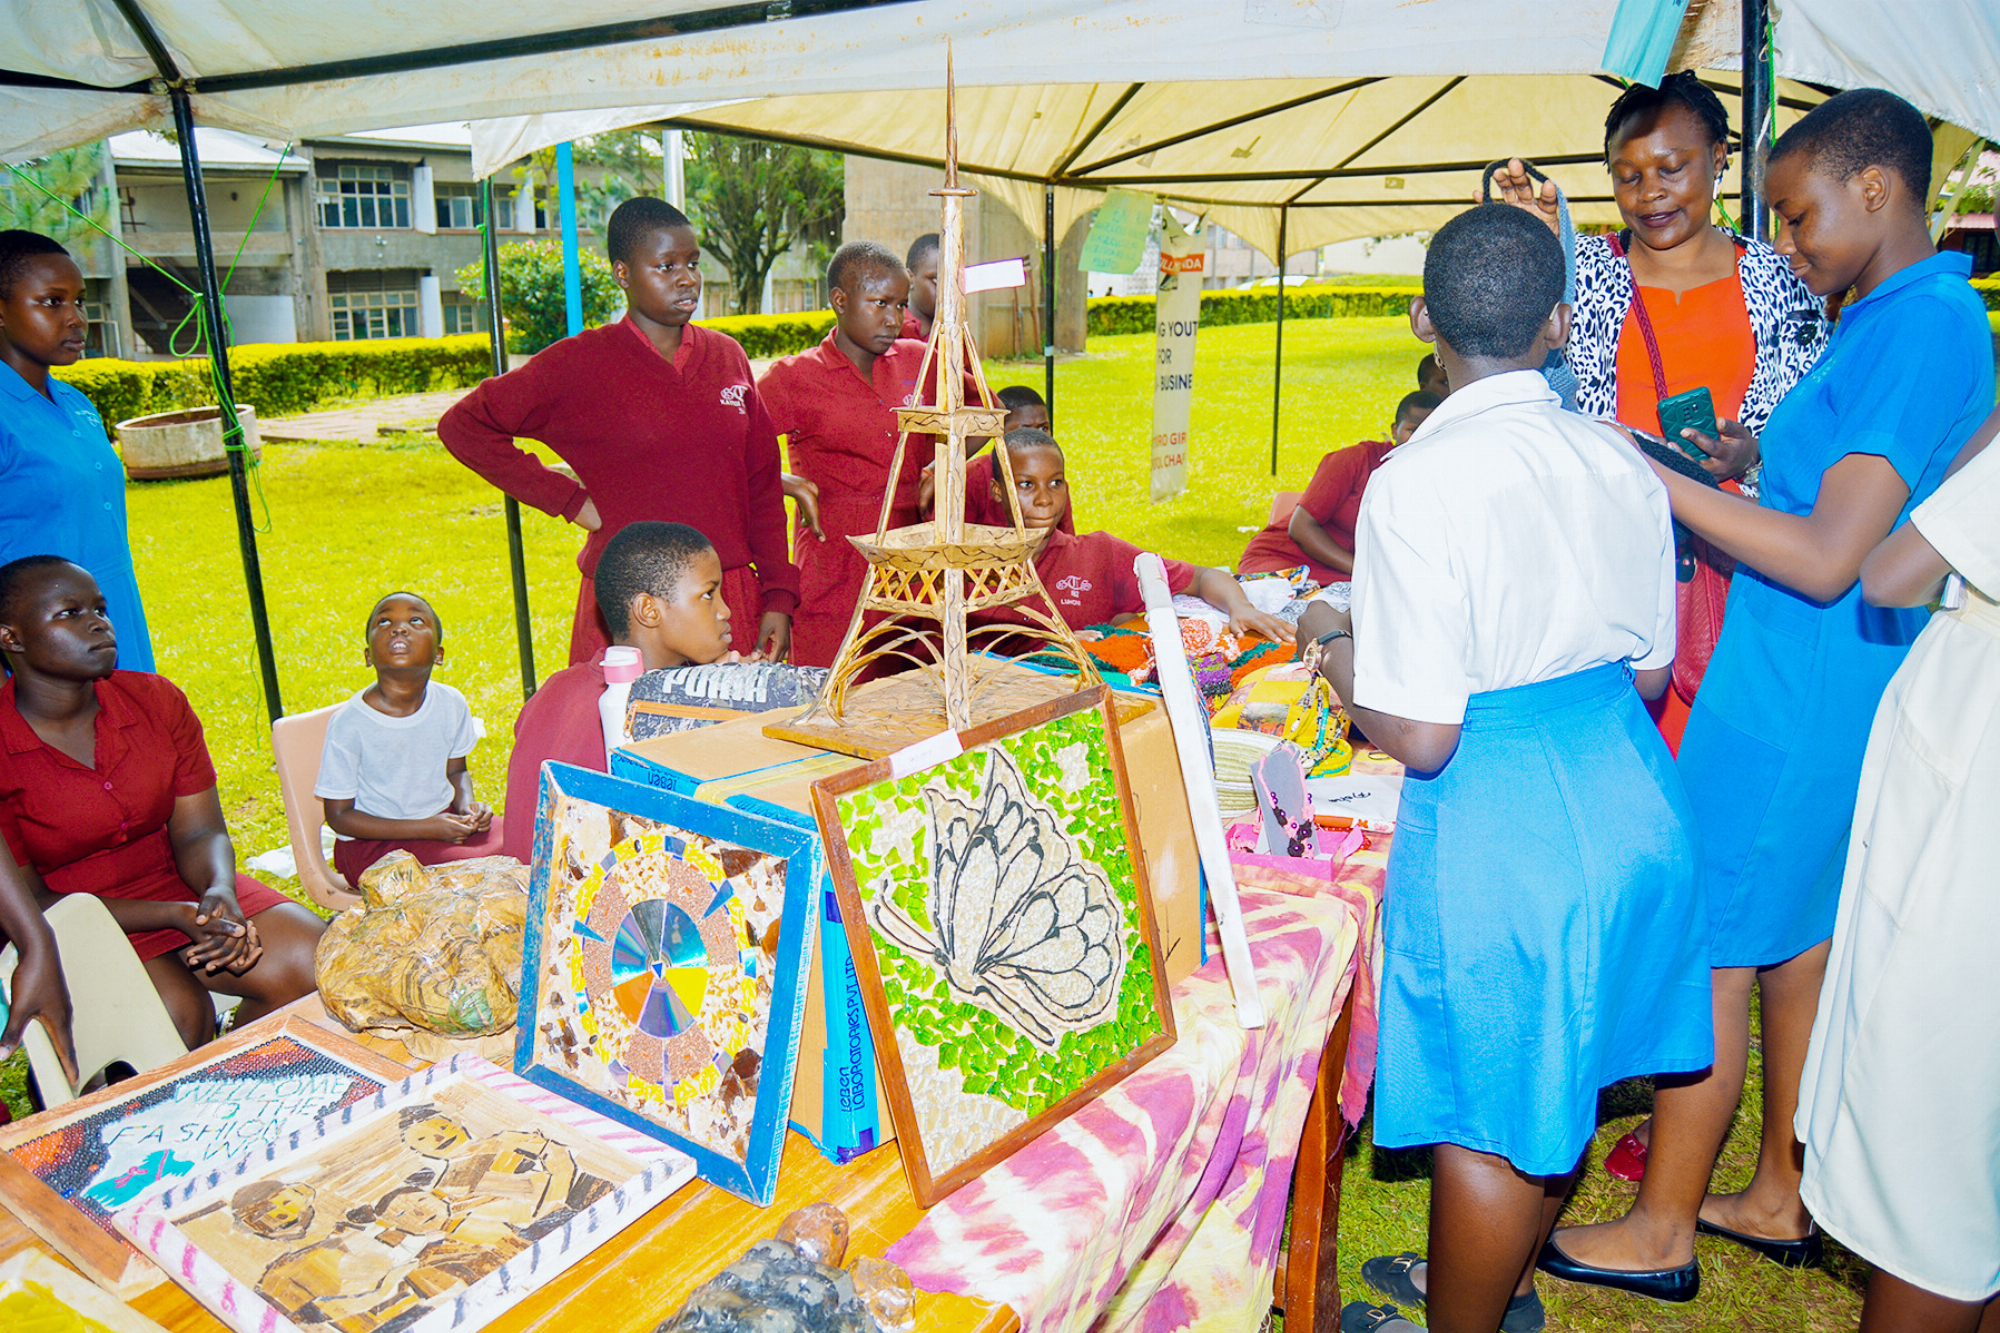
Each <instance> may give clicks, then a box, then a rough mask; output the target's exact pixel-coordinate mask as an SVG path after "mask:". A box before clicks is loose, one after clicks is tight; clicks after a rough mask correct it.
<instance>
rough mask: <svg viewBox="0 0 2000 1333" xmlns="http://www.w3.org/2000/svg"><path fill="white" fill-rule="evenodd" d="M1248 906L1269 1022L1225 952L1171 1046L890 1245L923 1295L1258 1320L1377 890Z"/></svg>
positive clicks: (1198, 983)
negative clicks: (1244, 1023)
mask: <svg viewBox="0 0 2000 1333" xmlns="http://www.w3.org/2000/svg"><path fill="white" fill-rule="evenodd" d="M1242 900H1243V915H1244V921H1245V924H1246V926H1247V927H1248V931H1249V935H1250V952H1251V956H1252V958H1253V959H1254V960H1255V962H1256V967H1257V983H1258V985H1257V988H1258V992H1259V994H1261V995H1262V997H1263V1000H1264V1004H1265V1007H1266V1008H1267V1009H1268V1010H1269V1012H1270V1021H1269V1022H1268V1024H1267V1025H1266V1026H1265V1027H1264V1028H1262V1029H1261V1030H1259V1031H1256V1032H1245V1031H1244V1030H1243V1029H1242V1028H1240V1027H1238V1026H1237V1023H1236V1011H1235V1007H1234V1004H1233V1003H1232V1001H1231V999H1230V992H1229V982H1228V979H1227V977H1226V975H1225V974H1224V972H1223V969H1222V959H1221V956H1220V954H1221V951H1220V950H1219V949H1217V948H1214V947H1211V949H1210V955H1209V962H1208V963H1207V964H1206V965H1204V966H1203V967H1202V968H1201V969H1200V970H1199V971H1197V972H1196V973H1195V974H1194V975H1192V976H1190V977H1188V978H1187V979H1186V980H1184V981H1182V982H1180V983H1179V984H1178V985H1176V986H1175V987H1174V989H1173V1001H1174V1022H1175V1024H1176V1025H1177V1027H1178V1029H1179V1032H1180V1039H1179V1041H1178V1042H1177V1043H1176V1044H1175V1046H1174V1048H1173V1049H1172V1050H1170V1051H1168V1052H1167V1053H1166V1054H1165V1055H1162V1056H1161V1057H1160V1058H1159V1059H1157V1060H1155V1061H1153V1062H1152V1063H1151V1064H1149V1065H1147V1066H1146V1067H1145V1068H1143V1069H1141V1070H1139V1071H1138V1072H1137V1073H1135V1074H1133V1075H1132V1076H1131V1077H1130V1078H1128V1079H1126V1080H1125V1081H1124V1082H1123V1083H1122V1084H1120V1085H1119V1086H1118V1087H1117V1088H1115V1089H1113V1090H1112V1091H1111V1092H1109V1093H1107V1094H1105V1096H1103V1097H1101V1098H1099V1099H1098V1100H1097V1101H1096V1102H1093V1103H1092V1104H1091V1105H1089V1106H1087V1107H1085V1108H1084V1109H1083V1110H1081V1111H1079V1112H1077V1114H1076V1115H1074V1116H1072V1117H1070V1119H1068V1120H1066V1121H1064V1122H1063V1123H1062V1124H1060V1125H1058V1126H1056V1127H1055V1128H1053V1129H1051V1130H1049V1131H1048V1132H1047V1133H1046V1134H1044V1135H1042V1136H1041V1138H1039V1139H1037V1140H1036V1141H1035V1142H1033V1143H1031V1144H1029V1145H1028V1146H1027V1147H1025V1148H1023V1149H1021V1151H1019V1152H1017V1153H1015V1154H1014V1156H1012V1157H1011V1158H1009V1159H1008V1160H1007V1161H1005V1162H1003V1163H1001V1164H1000V1165H999V1166H996V1167H994V1168H993V1169H992V1170H990V1171H988V1172H987V1173H986V1174H985V1175H984V1176H982V1177H980V1178H979V1179H978V1180H976V1181H974V1182H972V1183H971V1184H969V1185H967V1186H965V1187H964V1188H963V1189H961V1190H959V1191H958V1192H957V1193H956V1194H954V1195H952V1196H951V1197H950V1198H949V1199H946V1200H945V1201H944V1202H943V1203H941V1204H939V1205H937V1206H936V1207H935V1208H933V1209H931V1211H930V1213H929V1215H928V1216H927V1217H926V1218H925V1219H924V1221H923V1223H922V1224H921V1225H919V1226H918V1227H917V1228H916V1229H915V1230H914V1231H912V1232H910V1233H909V1234H908V1235H907V1236H905V1237H903V1239H902V1240H900V1241H898V1242H897V1243H896V1244H895V1246H894V1247H893V1248H892V1249H890V1251H889V1253H888V1257H889V1258H890V1259H893V1260H894V1261H895V1262H897V1263H899V1264H901V1265H902V1266H903V1268H904V1269H906V1270H907V1271H908V1272H909V1274H910V1276H911V1278H912V1279H914V1280H915V1282H916V1284H917V1285H918V1286H920V1287H923V1288H925V1289H927V1290H930V1291H940V1292H954V1293H958V1294H961V1295H968V1296H978V1297H981V1298H983V1299H986V1300H991V1301H1004V1302H1005V1303H1006V1304H1007V1305H1009V1306H1011V1307H1012V1308H1013V1309H1014V1310H1015V1311H1016V1312H1017V1313H1018V1314H1019V1315H1020V1316H1021V1324H1022V1327H1023V1328H1024V1329H1025V1330H1031V1331H1032V1333H1043V1331H1044V1330H1064V1331H1065V1333H1067V1331H1069V1330H1084V1329H1092V1328H1098V1329H1107V1330H1109V1329H1132V1330H1146V1333H1168V1330H1178V1329H1202V1330H1210V1329H1214V1330H1222V1329H1229V1330H1238V1329H1241V1330H1254V1329H1256V1328H1257V1327H1258V1325H1259V1324H1260V1323H1261V1321H1262V1320H1263V1317H1264V1314H1265V1311H1266V1310H1267V1309H1268V1308H1269V1307H1270V1304H1271V1283H1272V1276H1273V1274H1274V1272H1275V1271H1276V1267H1277V1261H1278V1244H1279V1240H1280V1236H1281V1233H1282V1232H1283V1230H1284V1224H1285V1205H1286V1201H1287V1199H1288V1197H1289V1195H1290V1192H1291V1179H1292V1162H1293V1159H1294V1157H1295V1156H1296V1154H1297V1152H1298V1145H1299V1135H1300V1130H1301V1128H1302V1126H1303V1125H1304V1123H1305V1114H1306V1107H1307V1104H1308V1103H1309V1102H1310V1101H1311V1099H1312V1093H1313V1084H1314V1081H1315V1079H1316V1078H1317V1076H1318V1071H1319V1059H1320V1053H1321V1050H1322V1048H1323V1047H1324V1046H1325V1044H1326V1038H1327V1034H1328V1033H1329V1032H1330V1031H1332V1028H1333V1023H1334V1019H1335V1017H1336V1016H1337V1015H1338V1014H1339V1012H1340V1008H1341V1005H1342V1004H1343V1003H1345V1001H1346V997H1347V992H1348V988H1349V986H1350V985H1351V984H1352V983H1353V980H1354V977H1355V976H1356V974H1357V970H1358V968H1357V964H1358V963H1359V962H1360V955H1361V953H1362V950H1363V947H1364V942H1369V943H1372V941H1373V939H1374V931H1373V930H1372V926H1373V921H1372V919H1371V920H1368V921H1366V923H1365V924H1364V922H1363V920H1361V918H1362V917H1363V916H1368V917H1372V910H1371V911H1369V912H1367V913H1364V912H1362V910H1361V909H1360V908H1359V907H1358V906H1357V902H1359V901H1366V902H1368V903H1369V905H1370V908H1371V909H1372V905H1373V902H1374V901H1375V899H1374V896H1373V895H1372V894H1351V895H1342V894H1338V893H1326V894H1321V895H1317V896H1305V895H1302V894H1298V893H1287V892H1280V891H1275V890H1272V889H1268V888H1246V889H1245V890H1244V892H1243V894H1242ZM1370 1050H1371V1053H1372V1045H1371V1047H1370ZM1361 1086H1363V1087H1364V1088H1365V1087H1366V1079H1365V1076H1364V1077H1363V1079H1362V1083H1361Z"/></svg>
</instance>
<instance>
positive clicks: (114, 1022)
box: [0, 893, 187, 1110]
mask: <svg viewBox="0 0 2000 1333" xmlns="http://www.w3.org/2000/svg"><path fill="white" fill-rule="evenodd" d="M42 915H43V916H44V917H46V918H47V919H48V923H49V929H51V930H53V931H54V932H55V936H56V952H57V953H58V954H59V955H61V957H62V963H63V975H64V977H66V978H67V979H68V981H69V998H70V1006H71V1014H70V1030H71V1033H72V1035H73V1036H74V1037H75V1039H76V1069H77V1073H78V1075H79V1076H81V1077H82V1079H83V1081H84V1082H85V1083H88V1082H89V1081H90V1080H91V1079H92V1078H95V1077H96V1076H97V1075H98V1074H101V1073H103V1072H104V1070H105V1068H106V1067H107V1066H109V1065H111V1064H114V1063H117V1062H119V1061H123V1062H124V1063H126V1064H128V1065H131V1066H132V1068H133V1069H134V1070H136V1071H137V1072H139V1073H142V1074H143V1073H145V1072H146V1071H147V1070H148V1069H154V1068H157V1067H158V1066H160V1065H163V1064H165V1063H166V1062H167V1061H169V1060H173V1059H176V1058H178V1057H180V1056H183V1055H186V1054H187V1047H186V1046H185V1045H183V1044H182V1043H181V1034H180V1032H179V1031H178V1030H177V1029H176V1028H175V1027H174V1020H173V1018H172V1016H171V1015H169V1014H168V1013H167V1006H166V1005H165V1003H163V1002H162V1001H161V999H160V993H159V992H158V991H156V990H154V989H153V979H152V978H151V977H149V976H147V975H146V965H145V964H144V963H142V962H140V961H139V955H138V954H136V953H134V952H132V943H131V941H130V940H128V939H126V938H125V932H124V931H122V930H120V929H119V928H118V923H117V922H116V921H113V920H112V919H111V913H110V911H109V910H108V909H107V908H106V907H105V906H104V904H103V903H101V902H99V901H98V900H97V899H96V898H94V897H92V896H91V895H90V894H87V893H66V894H63V895H62V896H61V897H59V898H57V899H56V901H55V902H54V903H52V904H51V905H50V906H49V908H48V910H47V911H46V912H44V913H43V914H42ZM20 961H21V959H20V954H19V953H18V951H16V949H15V947H14V946H13V945H11V944H10V945H8V946H7V947H6V948H5V949H4V950H0V982H5V983H7V985H8V988H9V990H10V991H11V989H12V987H13V981H14V968H15V967H16V966H17V965H18V964H19V963H20ZM85 978H88V984H87V985H86V984H84V981H85ZM21 1048H22V1049H23V1050H25V1051H27V1053H28V1067H29V1068H30V1069H32V1070H34V1072H35V1086H36V1088H37V1089H38V1090H39V1091H40V1092H41V1094H42V1105H43V1106H44V1107H45V1108H48V1109H51V1110H53V1109H54V1108H55V1107H58V1106H61V1105H64V1104H65V1103H67V1102H71V1101H74V1100H76V1097H77V1092H76V1089H74V1088H72V1087H70V1085H69V1080H68V1079H67V1078H65V1077H64V1076H63V1070H62V1062H61V1061H60V1060H58V1059H57V1058H56V1048H55V1043H54V1042H51V1041H50V1040H49V1034H48V1033H47V1032H46V1031H44V1030H43V1028H42V1025H41V1024H40V1023H38V1022H37V1023H29V1024H28V1027H27V1031H26V1033H25V1034H24V1035H23V1036H22V1038H21Z"/></svg>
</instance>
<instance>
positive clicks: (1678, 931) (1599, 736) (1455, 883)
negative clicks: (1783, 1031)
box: [1375, 664, 1715, 1176]
mask: <svg viewBox="0 0 2000 1333" xmlns="http://www.w3.org/2000/svg"><path fill="white" fill-rule="evenodd" d="M1692 830H1693V824H1692V822H1691V821H1690V819H1689V817H1688V811H1687V798H1686V796H1685V795H1684V794H1683V792H1682V790H1681V783H1680V777H1679V775H1678V774H1676V773H1675V771H1674V767H1673V761H1672V759H1671V758H1670V757H1669V756H1668V754H1667V747H1666V744H1665V742H1663V741H1662V740H1661V739H1660V734H1659V732H1658V731H1657V730H1656V729H1655V728H1654V726H1653V724H1652V722H1651V720H1650V719H1649V718H1648V717H1647V716H1646V710H1645V708H1644V706H1643V705H1642V704H1641V703H1640V701H1639V696H1638V693H1637V692H1636V691H1635V690H1634V689H1633V688H1632V682H1631V677H1630V675H1629V673H1628V672H1627V670H1626V669H1625V667H1624V666H1623V665H1622V664H1615V665H1607V666H1600V667H1593V668H1591V669H1590V670H1588V671H1580V672H1577V673H1576V674H1575V675H1570V676H1562V677H1558V678H1557V679H1555V680H1548V681H1541V682H1539V683H1537V684H1534V685H1523V686H1519V687H1517V688H1515V689H1509V690H1496V691H1493V692H1491V693H1487V694H1476V695H1474V696H1473V697H1472V699H1471V700H1470V701H1469V702H1468V703H1467V705H1466V710H1465V722H1464V725H1463V727H1462V728H1461V731H1460V735H1459V743H1458V751H1457V753H1455V754H1454V755H1453V756H1452V758H1451V761H1450V762H1449V763H1447V764H1446V765H1445V766H1444V767H1443V768H1442V769H1440V770H1438V771H1437V772H1435V773H1429V774H1418V773H1411V774H1409V775H1408V776H1407V777H1406V778H1405V779H1404V781H1403V800H1402V808H1401V810H1400V812H1399V813H1398V815H1397V817H1396V836H1395V841H1394V844H1393V846H1392V847H1391V850H1390V854H1389V884H1388V892H1387V894H1386V896H1385V898H1384V901H1383V909H1382V913H1383V943H1384V950H1385V959H1384V965H1383V975H1382V1006H1381V1015H1382V1018H1381V1023H1382V1026H1381V1044H1380V1047H1379V1052H1380V1053H1379V1055H1378V1057H1377V1062H1376V1076H1375V1078H1376V1082H1375V1088H1376V1092H1375V1142H1376V1143H1378V1144H1381V1145H1382V1146H1384V1147H1391V1148H1399V1147H1410V1146H1415V1145H1418V1144H1430V1143H1452V1144H1457V1145H1460V1146H1462V1147H1466V1148H1472V1149H1475V1150H1477V1151H1479V1152H1488V1153H1496V1154H1498V1155H1500V1156H1502V1157H1505V1158H1506V1159H1507V1160H1508V1161H1509V1162H1511V1163H1513V1164H1514V1166H1515V1167H1516V1169H1518V1170H1520V1171H1523V1172H1525V1173H1527V1174H1529V1175H1538V1176H1555V1175H1562V1174H1564V1173H1565V1172H1568V1171H1569V1170H1570V1169H1572V1168H1573V1167H1575V1166H1576V1164H1577V1160H1578V1159H1579V1158H1580V1157H1581V1156H1582V1155H1583V1150H1584V1147H1585V1146H1586V1145H1587V1144H1588V1143H1589V1142H1590V1136H1591V1134H1592V1132H1593V1131H1594V1130H1595V1129H1596V1126H1597V1093H1598V1090H1599V1089H1600V1088H1603V1087H1604V1086H1606V1085H1607V1084H1610V1083H1615V1082H1616V1081H1618V1080H1619V1079H1621V1078H1628V1077H1631V1076H1632V1075H1635V1074H1659V1073H1680V1072H1686V1071H1690V1070H1697V1069H1705V1068H1707V1067H1708V1066H1709V1065H1710V1064H1712V1063H1713V1062H1714V1058H1715V1036H1714V1025H1713V1018H1712V1014H1711V1009H1710V1003H1709V986H1708V956H1707V949H1706V945H1707V940H1708V922H1707V914H1706V911H1705V905H1704V902H1703V899H1702V896H1701V894H1700V892H1699V889H1698V886H1697V885H1696V882H1695V864H1696V858H1695V848H1694V839H1693V832H1692Z"/></svg>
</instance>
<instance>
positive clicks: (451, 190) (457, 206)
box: [436, 185, 480, 231]
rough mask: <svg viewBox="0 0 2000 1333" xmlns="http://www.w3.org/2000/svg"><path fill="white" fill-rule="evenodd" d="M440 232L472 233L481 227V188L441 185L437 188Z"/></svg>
mask: <svg viewBox="0 0 2000 1333" xmlns="http://www.w3.org/2000/svg"><path fill="white" fill-rule="evenodd" d="M436 194H437V213H438V221H437V224H438V230H439V231H470V230H471V229H472V228H474V227H476V226H478V225H479V222H480V215H479V214H480V210H479V187H478V186H476V185H440V186H437V187H436Z"/></svg>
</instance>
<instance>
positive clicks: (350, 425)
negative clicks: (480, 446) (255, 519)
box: [257, 389, 472, 441]
mask: <svg viewBox="0 0 2000 1333" xmlns="http://www.w3.org/2000/svg"><path fill="white" fill-rule="evenodd" d="M471 392H472V390H470V389H445V390H442V391H440V392H438V393H410V394H404V395H402V396H401V397H399V398H378V399H376V400H375V401H374V402H372V403H361V404H358V405H356V406H354V407H343V408H338V409H335V410H334V411H330V412H307V413H305V414H304V415H303V416H296V417H272V418H271V419H269V420H261V419H260V420H259V421H258V422H257V431H258V434H259V435H261V436H262V437H263V438H264V439H266V440H274V441H296V440H373V439H375V438H377V437H378V436H381V435H393V434H399V433H401V432H402V431H406V430H412V429H414V430H424V429H428V428H429V427H432V426H435V425H436V424H437V419H438V418H439V417H441V416H443V415H444V414H445V412H446V411H447V410H448V409H449V408H450V407H451V405H452V404H453V403H456V402H457V401H458V400H459V399H461V398H463V397H465V395H466V394H468V393H471ZM384 427H387V428H388V429H386V430H384V429H383V428H384Z"/></svg>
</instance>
